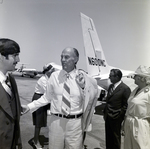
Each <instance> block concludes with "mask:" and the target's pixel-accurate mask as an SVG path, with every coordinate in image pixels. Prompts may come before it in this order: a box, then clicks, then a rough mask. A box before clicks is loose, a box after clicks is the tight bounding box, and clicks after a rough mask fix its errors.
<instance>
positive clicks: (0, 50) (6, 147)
mask: <svg viewBox="0 0 150 149" xmlns="http://www.w3.org/2000/svg"><path fill="white" fill-rule="evenodd" d="M19 52H20V47H19V45H18V44H17V43H16V42H15V41H13V40H10V39H5V38H1V39H0V149H16V148H17V149H21V148H22V144H21V137H20V125H19V122H20V114H21V106H20V100H19V95H18V89H17V85H16V82H15V79H14V77H13V76H12V75H11V74H8V72H9V71H14V70H15V66H16V64H17V63H18V62H19V61H20V59H19Z"/></svg>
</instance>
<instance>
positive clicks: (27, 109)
mask: <svg viewBox="0 0 150 149" xmlns="http://www.w3.org/2000/svg"><path fill="white" fill-rule="evenodd" d="M21 108H22V111H21V115H23V114H26V113H27V112H29V111H30V109H29V107H28V106H27V105H21Z"/></svg>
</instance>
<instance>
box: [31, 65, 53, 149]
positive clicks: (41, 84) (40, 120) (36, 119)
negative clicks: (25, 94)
mask: <svg viewBox="0 0 150 149" xmlns="http://www.w3.org/2000/svg"><path fill="white" fill-rule="evenodd" d="M53 71H54V67H53V66H52V65H51V63H49V64H46V65H44V66H43V74H44V75H43V76H42V77H41V78H40V79H39V80H38V81H37V84H36V86H35V92H34V95H33V98H32V101H34V100H37V99H39V98H40V97H41V96H42V95H43V94H44V92H45V90H46V86H47V81H48V79H49V77H50V75H51V74H52V72H53ZM48 109H50V104H48V105H46V106H43V107H41V108H39V109H38V110H36V111H35V112H33V114H32V117H33V125H35V130H34V137H33V139H31V140H29V144H30V145H31V146H33V147H34V148H36V149H42V146H41V144H40V141H39V135H40V130H41V127H46V126H47V110H48Z"/></svg>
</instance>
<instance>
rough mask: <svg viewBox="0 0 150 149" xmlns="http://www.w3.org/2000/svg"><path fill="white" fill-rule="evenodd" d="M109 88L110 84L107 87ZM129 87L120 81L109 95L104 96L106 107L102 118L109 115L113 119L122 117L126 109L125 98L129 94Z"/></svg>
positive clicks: (126, 98)
mask: <svg viewBox="0 0 150 149" xmlns="http://www.w3.org/2000/svg"><path fill="white" fill-rule="evenodd" d="M110 88H111V85H110V87H109V89H108V93H109V90H110ZM130 93H131V90H130V88H129V87H128V86H127V85H126V84H124V83H123V82H121V83H120V84H119V85H118V86H117V87H116V89H115V90H114V91H113V93H112V94H111V95H109V94H108V96H107V97H106V107H105V109H104V119H106V117H107V116H108V115H109V116H110V117H111V118H113V119H117V118H121V117H122V118H124V115H125V112H126V109H127V106H128V104H127V100H128V98H129V96H130Z"/></svg>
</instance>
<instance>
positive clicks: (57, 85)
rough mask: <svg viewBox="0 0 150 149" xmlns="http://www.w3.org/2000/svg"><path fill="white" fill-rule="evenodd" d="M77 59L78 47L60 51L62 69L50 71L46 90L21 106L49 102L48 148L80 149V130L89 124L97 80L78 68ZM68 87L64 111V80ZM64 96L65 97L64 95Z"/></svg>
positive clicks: (30, 108)
mask: <svg viewBox="0 0 150 149" xmlns="http://www.w3.org/2000/svg"><path fill="white" fill-rule="evenodd" d="M78 60H79V53H78V51H77V49H75V48H72V47H68V48H65V49H64V50H63V51H62V54H61V64H62V68H63V69H62V70H60V71H56V72H53V73H52V75H51V77H50V79H49V80H48V84H47V89H46V92H45V94H44V95H43V96H42V97H41V98H40V99H39V100H36V101H33V102H32V103H30V104H28V105H27V106H25V105H24V106H23V107H24V113H26V112H27V111H29V110H30V111H31V112H33V111H35V110H36V109H37V108H39V107H41V106H44V105H46V104H47V103H49V102H50V103H51V108H50V109H51V114H52V115H51V119H50V124H49V149H81V148H82V146H83V144H82V141H83V131H86V129H87V128H88V126H89V124H90V122H91V118H92V115H93V113H94V108H95V105H96V102H95V101H97V98H98V96H99V92H98V87H97V82H96V80H95V79H93V78H91V77H89V76H88V75H87V74H86V73H85V72H84V71H81V70H77V69H76V64H77V62H78ZM66 81H67V85H68V86H69V87H68V90H69V93H68V94H69V99H68V101H67V102H66V104H67V106H69V108H68V107H67V106H66V107H65V110H66V109H67V110H68V109H69V110H68V111H67V112H66V113H68V114H66V115H65V114H64V112H63V111H64V110H62V105H63V102H64V101H63V94H64V84H66ZM66 98H67V97H66Z"/></svg>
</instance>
